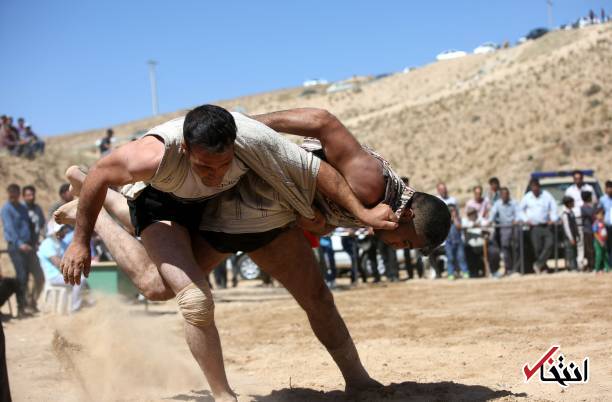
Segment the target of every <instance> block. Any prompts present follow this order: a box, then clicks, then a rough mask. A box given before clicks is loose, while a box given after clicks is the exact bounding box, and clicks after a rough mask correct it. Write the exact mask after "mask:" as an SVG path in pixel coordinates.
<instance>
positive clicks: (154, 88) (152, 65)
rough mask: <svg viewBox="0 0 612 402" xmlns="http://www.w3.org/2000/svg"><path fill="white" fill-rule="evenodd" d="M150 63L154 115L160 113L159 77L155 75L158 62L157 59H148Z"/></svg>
mask: <svg viewBox="0 0 612 402" xmlns="http://www.w3.org/2000/svg"><path fill="white" fill-rule="evenodd" d="M147 64H148V65H149V80H150V81H151V106H152V108H153V115H154V116H157V114H158V113H159V106H158V104H157V77H156V75H155V66H157V62H156V61H155V60H149V61H147Z"/></svg>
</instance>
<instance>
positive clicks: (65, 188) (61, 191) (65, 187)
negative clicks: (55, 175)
mask: <svg viewBox="0 0 612 402" xmlns="http://www.w3.org/2000/svg"><path fill="white" fill-rule="evenodd" d="M68 191H70V183H64V184H62V185H61V186H60V188H59V195H62V194H64V193H66V192H68Z"/></svg>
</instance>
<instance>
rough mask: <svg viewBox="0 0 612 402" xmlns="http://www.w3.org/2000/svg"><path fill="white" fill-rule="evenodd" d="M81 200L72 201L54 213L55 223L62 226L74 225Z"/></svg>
mask: <svg viewBox="0 0 612 402" xmlns="http://www.w3.org/2000/svg"><path fill="white" fill-rule="evenodd" d="M78 205H79V200H72V201H70V202H67V203H65V204H64V205H62V206H61V207H59V208H58V209H57V210H56V211H55V212H54V213H53V219H54V220H55V222H57V223H60V224H62V225H74V224H75V223H76V213H77V206H78Z"/></svg>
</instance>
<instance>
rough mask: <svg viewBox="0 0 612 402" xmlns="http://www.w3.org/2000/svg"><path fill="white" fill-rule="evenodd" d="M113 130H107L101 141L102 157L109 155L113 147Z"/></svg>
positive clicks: (99, 146) (99, 147)
mask: <svg viewBox="0 0 612 402" xmlns="http://www.w3.org/2000/svg"><path fill="white" fill-rule="evenodd" d="M113 134H114V133H113V129H112V128H109V129H108V130H106V136H105V137H104V138H102V139H100V140H99V145H98V149H99V150H100V157H103V156H105V155H106V154H108V153H109V152H110V151H111V149H112V147H113Z"/></svg>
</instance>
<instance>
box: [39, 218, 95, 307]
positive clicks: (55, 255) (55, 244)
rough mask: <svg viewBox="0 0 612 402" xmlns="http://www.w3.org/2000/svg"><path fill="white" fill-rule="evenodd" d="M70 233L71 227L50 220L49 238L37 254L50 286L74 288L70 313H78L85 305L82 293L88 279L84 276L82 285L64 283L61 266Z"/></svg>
mask: <svg viewBox="0 0 612 402" xmlns="http://www.w3.org/2000/svg"><path fill="white" fill-rule="evenodd" d="M69 231H70V227H68V226H66V225H60V224H58V223H55V221H54V220H50V221H49V223H47V237H46V238H45V240H43V242H42V243H41V244H40V248H39V249H38V253H37V254H38V258H39V260H40V265H41V266H42V268H43V271H44V273H45V280H46V281H47V283H48V284H50V285H53V286H66V287H70V288H72V304H71V306H70V311H71V312H75V311H78V310H79V309H80V308H81V306H82V304H83V296H82V291H83V289H85V288H86V287H87V279H85V277H84V276H82V277H81V284H80V285H67V284H65V283H64V276H63V275H62V273H61V271H60V269H59V266H60V262H61V260H62V256H63V255H64V251H66V246H65V244H63V242H62V240H64V238H65V236H66V235H67V234H68V232H69Z"/></svg>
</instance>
